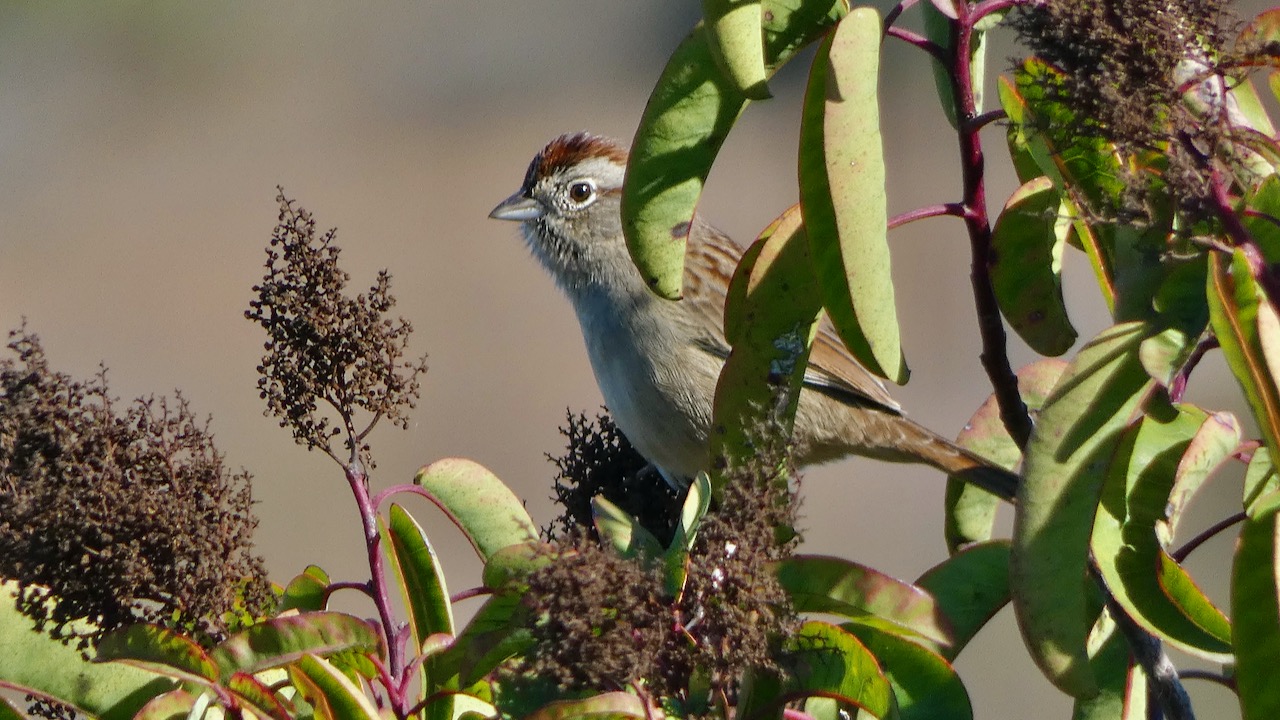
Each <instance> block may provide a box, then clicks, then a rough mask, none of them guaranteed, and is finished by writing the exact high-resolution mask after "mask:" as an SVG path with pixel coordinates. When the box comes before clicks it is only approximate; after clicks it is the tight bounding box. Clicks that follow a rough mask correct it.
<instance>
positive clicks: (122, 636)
mask: <svg viewBox="0 0 1280 720" xmlns="http://www.w3.org/2000/svg"><path fill="white" fill-rule="evenodd" d="M97 660H98V661H100V662H108V661H118V662H123V663H126V664H128V665H134V666H136V667H140V668H144V669H146V670H150V671H151V672H155V673H161V674H164V675H170V676H172V677H175V678H177V679H179V680H189V681H194V682H198V683H206V684H207V683H211V682H215V683H216V682H217V680H218V666H217V665H215V664H214V662H213V660H211V659H210V658H209V655H208V653H206V652H205V651H204V648H202V647H200V645H199V644H198V643H197V642H196V641H194V640H192V639H191V638H188V637H186V636H184V635H179V634H178V633H176V632H174V631H172V630H168V629H166V628H163V627H160V626H158V625H150V624H147V623H138V624H136V625H128V626H125V627H123V628H121V629H119V630H116V631H114V632H111V633H108V634H107V635H106V636H104V637H103V638H102V640H101V641H100V642H99V643H98V656H97Z"/></svg>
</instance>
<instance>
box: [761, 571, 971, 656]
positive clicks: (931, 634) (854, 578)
mask: <svg viewBox="0 0 1280 720" xmlns="http://www.w3.org/2000/svg"><path fill="white" fill-rule="evenodd" d="M774 572H775V574H776V575H777V578H778V583H779V584H780V585H782V589H783V590H785V591H786V593H787V595H788V597H790V598H791V602H792V604H793V606H794V607H795V609H796V610H797V611H799V612H817V613H828V614H832V615H843V616H845V617H849V618H854V619H857V618H861V617H863V616H867V615H871V616H875V617H877V618H880V619H882V620H887V621H888V622H890V623H892V624H894V625H896V626H897V627H899V628H901V630H902V631H905V632H908V633H911V634H914V635H919V636H921V637H923V638H925V639H927V640H929V641H930V642H932V643H934V644H935V645H936V646H939V647H944V648H945V647H949V646H950V645H951V642H952V633H951V627H950V625H949V623H948V622H947V620H946V618H945V617H943V615H942V613H941V612H940V611H939V609H938V607H937V605H936V604H935V602H934V599H933V598H932V597H931V596H930V595H929V594H928V593H927V592H925V591H923V590H921V589H920V588H918V587H915V586H914V585H911V584H909V583H905V582H903V581H901V580H898V579H897V578H894V577H890V576H889V575H886V574H884V573H882V572H880V571H879V570H876V569H874V568H870V567H867V566H866V565H861V564H859V563H855V562H853V561H851V560H845V559H843V558H837V557H825V556H821V555H796V556H793V557H790V558H787V559H785V560H782V561H780V562H779V563H778V564H777V566H776V567H775V568H774Z"/></svg>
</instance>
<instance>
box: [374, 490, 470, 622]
mask: <svg viewBox="0 0 1280 720" xmlns="http://www.w3.org/2000/svg"><path fill="white" fill-rule="evenodd" d="M387 520H388V523H387V527H386V537H387V538H388V539H389V540H390V543H389V549H390V555H391V561H392V566H393V567H394V569H395V570H396V574H397V576H398V577H399V578H400V581H401V583H400V586H401V590H402V591H403V593H404V601H405V607H407V608H408V609H409V626H410V627H411V628H412V630H413V637H414V640H415V641H416V642H417V643H418V644H422V642H423V641H424V640H426V639H427V637H428V636H430V635H433V634H435V633H448V634H450V635H452V634H453V605H452V603H450V602H449V589H448V586H447V585H446V584H445V579H444V572H443V570H442V569H441V568H440V562H439V559H438V558H437V557H436V552H435V549H434V548H432V547H431V542H430V541H429V540H428V539H427V533H426V532H425V531H424V530H423V529H422V526H421V525H419V524H418V521H417V520H414V519H413V516H411V515H410V514H409V513H408V511H406V510H405V509H404V508H402V507H400V506H399V505H396V504H394V503H392V505H391V507H390V508H389V510H388V513H387Z"/></svg>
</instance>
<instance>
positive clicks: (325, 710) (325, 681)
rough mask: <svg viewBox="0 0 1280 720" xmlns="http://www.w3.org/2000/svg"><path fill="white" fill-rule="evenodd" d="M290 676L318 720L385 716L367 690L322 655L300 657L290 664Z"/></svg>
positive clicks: (373, 719) (378, 719)
mask: <svg viewBox="0 0 1280 720" xmlns="http://www.w3.org/2000/svg"><path fill="white" fill-rule="evenodd" d="M289 679H290V680H291V681H292V682H293V685H294V687H296V688H298V690H299V691H300V692H301V693H302V697H303V698H305V699H306V701H307V702H309V703H311V707H312V708H313V709H314V711H315V718H316V720H381V717H382V716H381V714H380V713H379V712H378V709H377V708H376V707H374V705H373V702H372V701H370V699H369V697H368V696H367V695H365V693H364V691H363V690H362V689H361V688H360V687H359V686H357V685H356V684H355V683H353V682H352V681H351V679H350V678H348V677H347V676H346V675H343V674H342V672H341V671H340V670H338V669H337V668H336V667H334V666H333V665H331V664H329V663H328V662H325V661H324V660H322V659H321V658H318V657H316V656H314V655H304V656H302V657H300V658H298V659H297V660H296V661H295V662H294V663H293V664H291V665H290V666H289Z"/></svg>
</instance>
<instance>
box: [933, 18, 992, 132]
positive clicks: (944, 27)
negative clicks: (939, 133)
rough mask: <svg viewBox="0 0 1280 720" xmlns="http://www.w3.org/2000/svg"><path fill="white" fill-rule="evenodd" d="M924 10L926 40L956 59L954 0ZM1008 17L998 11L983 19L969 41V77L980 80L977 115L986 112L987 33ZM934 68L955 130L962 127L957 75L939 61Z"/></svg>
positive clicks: (976, 84)
mask: <svg viewBox="0 0 1280 720" xmlns="http://www.w3.org/2000/svg"><path fill="white" fill-rule="evenodd" d="M920 10H921V12H922V13H923V14H924V35H925V37H926V38H928V39H929V40H931V41H932V42H933V43H934V44H936V45H937V46H938V47H940V48H942V49H943V51H944V52H945V54H946V55H947V56H948V57H951V56H953V55H954V54H955V51H954V50H953V49H952V47H951V33H952V23H953V22H954V21H955V20H956V11H955V8H954V7H952V5H951V0H940V1H938V2H924V3H920ZM1004 15H1005V13H1003V12H995V13H991V14H989V15H987V16H986V17H984V18H982V19H981V20H979V21H978V23H977V24H976V25H974V28H973V34H972V37H971V38H970V39H969V75H970V76H971V77H973V78H975V80H976V81H975V82H974V83H973V84H972V85H973V87H972V90H971V92H972V93H973V112H974V113H975V114H977V113H981V112H982V89H983V88H982V82H981V81H980V79H981V78H982V77H983V76H984V71H985V67H986V57H987V31H989V30H991V29H992V28H994V27H995V26H996V25H998V24H999V23H1000V21H1001V20H1002V19H1003V18H1004ZM930 66H931V67H932V68H933V84H934V87H935V88H937V91H938V100H939V101H941V103H942V112H943V113H944V114H945V115H946V116H947V121H948V122H950V123H951V127H958V125H957V123H956V100H955V91H954V89H953V88H952V82H953V80H954V77H955V73H953V72H952V71H951V70H949V69H947V68H946V67H944V66H943V65H942V63H940V62H938V59H937V58H933V62H932V63H931V64H930Z"/></svg>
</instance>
